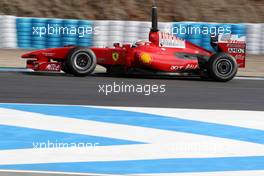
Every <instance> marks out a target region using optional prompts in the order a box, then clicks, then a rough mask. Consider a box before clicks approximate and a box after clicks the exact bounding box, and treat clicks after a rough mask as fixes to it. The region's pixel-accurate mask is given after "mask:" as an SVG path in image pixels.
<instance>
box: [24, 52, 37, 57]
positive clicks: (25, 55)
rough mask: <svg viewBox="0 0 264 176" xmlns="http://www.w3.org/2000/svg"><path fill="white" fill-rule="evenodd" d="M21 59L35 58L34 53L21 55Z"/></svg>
mask: <svg viewBox="0 0 264 176" xmlns="http://www.w3.org/2000/svg"><path fill="white" fill-rule="evenodd" d="M21 58H36V54H35V52H28V53H25V54H23V55H21Z"/></svg>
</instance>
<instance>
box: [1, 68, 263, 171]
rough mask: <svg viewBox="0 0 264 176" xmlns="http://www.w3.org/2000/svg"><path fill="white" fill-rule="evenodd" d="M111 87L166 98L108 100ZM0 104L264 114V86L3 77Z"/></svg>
mask: <svg viewBox="0 0 264 176" xmlns="http://www.w3.org/2000/svg"><path fill="white" fill-rule="evenodd" d="M113 82H116V83H118V84H140V85H154V84H156V85H161V84H164V85H166V92H165V93H152V94H151V95H149V96H146V95H144V94H138V93H115V94H110V95H104V94H103V93H99V92H98V91H99V87H98V85H103V84H110V85H112V84H113ZM0 102H1V103H44V104H76V105H77V104H78V105H100V106H107V105H109V106H134V107H170V108H194V109H226V110H229V109H235V110H260V111H263V110H264V81H263V80H251V79H250V80H241V79H234V80H232V81H230V82H227V83H220V82H212V81H202V80H200V79H197V78H168V77H163V78H157V77H144V78H142V77H141V78H135V77H112V76H107V75H103V74H99V75H93V76H89V77H84V78H78V77H73V76H70V75H64V74H46V73H30V72H0ZM0 175H1V176H36V175H38V176H39V175H41V176H42V175H43V176H53V175H54V176H55V175H57V174H40V173H36V174H33V173H19V172H15V173H12V172H0ZM59 175H61V174H59ZM62 175H64V174H62Z"/></svg>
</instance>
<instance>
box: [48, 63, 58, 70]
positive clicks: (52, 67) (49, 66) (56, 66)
mask: <svg viewBox="0 0 264 176" xmlns="http://www.w3.org/2000/svg"><path fill="white" fill-rule="evenodd" d="M60 69H61V66H60V65H59V64H48V65H47V66H46V70H47V71H60Z"/></svg>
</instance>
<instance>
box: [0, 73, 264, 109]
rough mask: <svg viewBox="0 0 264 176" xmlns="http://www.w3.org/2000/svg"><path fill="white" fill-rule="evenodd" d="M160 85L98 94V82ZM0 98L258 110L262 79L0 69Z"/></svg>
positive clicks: (263, 100) (263, 103)
mask: <svg viewBox="0 0 264 176" xmlns="http://www.w3.org/2000/svg"><path fill="white" fill-rule="evenodd" d="M114 82H116V83H117V84H120V85H124V84H129V85H130V84H134V85H137V84H139V85H162V84H163V85H165V86H166V87H165V89H166V92H165V93H152V94H151V95H149V96H147V95H144V93H112V94H109V95H105V94H104V93H102V92H101V93H99V89H100V88H99V85H105V84H109V85H113V83H114ZM0 102H1V103H44V104H76V105H99V106H133V107H170V108H192V109H225V110H229V109H230V110H232V109H233V110H260V111H263V110H264V81H263V80H241V79H234V80H232V81H230V82H226V83H222V82H213V81H202V80H200V79H197V78H168V77H162V78H157V77H144V78H142V77H141V78H135V77H113V76H107V75H104V74H99V75H98V74H97V75H93V76H88V77H83V78H79V77H73V76H70V75H65V74H46V73H33V72H0Z"/></svg>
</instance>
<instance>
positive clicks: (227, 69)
mask: <svg viewBox="0 0 264 176" xmlns="http://www.w3.org/2000/svg"><path fill="white" fill-rule="evenodd" d="M216 69H217V72H218V73H219V74H220V75H223V76H228V75H230V74H231V73H232V71H233V64H232V62H231V61H230V60H229V59H220V60H219V61H218V62H217V63H216Z"/></svg>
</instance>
